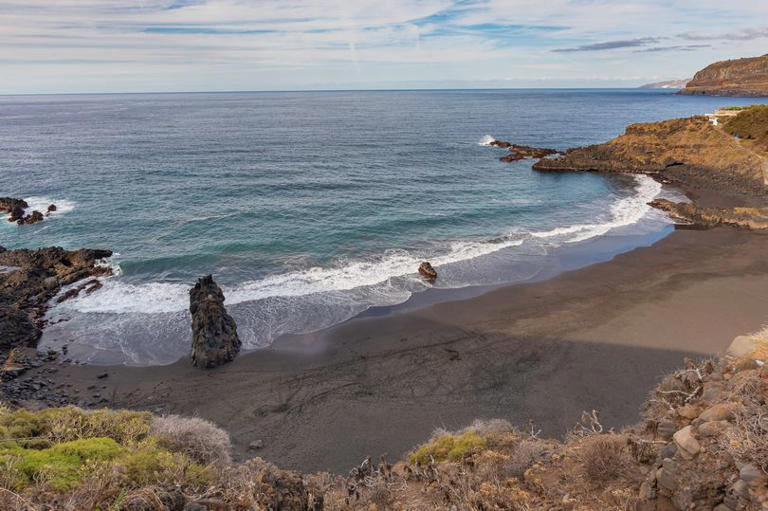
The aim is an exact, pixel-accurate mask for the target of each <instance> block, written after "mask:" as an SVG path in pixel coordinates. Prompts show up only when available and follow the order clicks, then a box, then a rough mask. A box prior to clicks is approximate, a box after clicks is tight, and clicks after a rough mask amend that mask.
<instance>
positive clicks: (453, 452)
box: [411, 431, 486, 465]
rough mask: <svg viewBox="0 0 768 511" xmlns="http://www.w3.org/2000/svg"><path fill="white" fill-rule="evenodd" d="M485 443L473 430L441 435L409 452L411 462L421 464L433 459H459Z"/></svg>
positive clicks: (481, 447) (482, 446)
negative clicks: (458, 433)
mask: <svg viewBox="0 0 768 511" xmlns="http://www.w3.org/2000/svg"><path fill="white" fill-rule="evenodd" d="M485 445H486V441H485V439H484V438H483V437H481V436H480V435H478V434H477V433H475V432H474V431H467V432H466V433H462V434H460V435H442V436H440V437H438V438H437V439H435V440H432V441H430V442H428V443H426V444H424V445H422V446H421V447H419V448H418V449H416V451H415V452H413V453H412V454H411V463H419V464H421V465H427V464H429V463H430V462H431V461H432V460H433V459H434V461H436V462H437V461H445V460H450V461H461V460H463V459H464V458H465V457H466V456H468V455H471V454H474V453H476V452H478V451H480V450H482V449H483V448H484V447H485Z"/></svg>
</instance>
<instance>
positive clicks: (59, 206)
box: [24, 196, 75, 218]
mask: <svg viewBox="0 0 768 511" xmlns="http://www.w3.org/2000/svg"><path fill="white" fill-rule="evenodd" d="M24 200H25V201H26V203H27V204H28V205H29V207H28V208H27V209H26V210H25V212H26V213H27V214H29V213H31V212H32V211H35V210H37V211H39V212H41V213H43V214H45V213H46V211H48V206H50V205H51V204H55V205H56V211H51V213H50V215H49V216H50V218H56V217H58V216H61V215H64V214H66V213H69V212H70V211H72V210H74V209H75V202H74V201H71V200H67V199H51V198H50V197H38V196H35V197H27V198H25V199H24Z"/></svg>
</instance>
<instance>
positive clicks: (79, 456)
mask: <svg viewBox="0 0 768 511" xmlns="http://www.w3.org/2000/svg"><path fill="white" fill-rule="evenodd" d="M121 452H122V449H121V448H120V446H119V445H117V443H116V442H115V441H114V440H112V439H111V438H89V439H84V440H75V441H73V442H65V443H61V444H57V445H54V446H53V447H50V448H48V449H30V448H26V447H20V446H19V445H18V444H15V445H14V444H12V443H10V442H9V443H7V444H6V445H5V447H4V448H3V449H2V450H0V462H2V464H3V465H4V469H5V470H8V471H10V473H11V474H13V477H12V478H13V481H14V484H15V485H17V486H19V487H24V486H27V485H29V484H33V483H36V482H39V481H46V482H49V483H50V484H51V485H53V486H54V487H56V488H58V489H61V490H66V489H69V488H72V487H73V486H75V485H76V484H77V483H79V482H80V481H81V480H82V475H83V474H82V470H81V469H82V467H83V466H84V465H85V464H86V463H88V462H101V461H108V460H111V459H114V458H116V457H117V456H118V455H119V454H120V453H121Z"/></svg>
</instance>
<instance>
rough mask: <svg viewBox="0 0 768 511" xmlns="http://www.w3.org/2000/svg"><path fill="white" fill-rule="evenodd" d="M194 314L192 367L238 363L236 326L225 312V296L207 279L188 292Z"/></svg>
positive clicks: (191, 310)
mask: <svg viewBox="0 0 768 511" xmlns="http://www.w3.org/2000/svg"><path fill="white" fill-rule="evenodd" d="M189 312H191V313H192V364H193V365H194V366H196V367H203V368H211V367H216V366H220V365H222V364H226V363H227V362H231V361H232V360H234V359H235V357H236V356H237V354H238V352H239V351H240V346H241V342H240V338H239V337H238V336H237V325H235V320H234V319H232V316H230V315H229V314H227V311H226V309H225V308H224V293H223V292H222V291H221V288H220V287H219V286H218V285H216V283H215V282H214V281H213V276H211V275H207V276H205V277H202V278H201V279H199V280H198V281H197V284H195V287H193V288H192V289H190V290H189Z"/></svg>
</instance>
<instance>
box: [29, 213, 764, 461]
mask: <svg viewBox="0 0 768 511" xmlns="http://www.w3.org/2000/svg"><path fill="white" fill-rule="evenodd" d="M766 250H768V236H766V235H763V234H760V233H753V232H747V231H739V230H735V229H727V228H718V229H711V230H685V229H683V230H677V231H675V232H674V233H672V234H671V235H669V236H667V237H666V238H664V239H662V240H661V241H659V242H657V243H655V244H653V245H652V246H650V247H643V248H637V249H635V250H633V251H631V252H628V253H624V254H621V255H618V256H616V257H615V258H614V259H612V260H611V261H608V262H605V263H600V264H595V265H592V266H588V267H586V268H582V269H579V270H575V271H570V272H566V273H563V274H561V275H559V276H557V277H554V278H552V279H549V280H546V281H542V282H534V283H528V284H518V285H511V286H507V287H503V288H500V289H496V290H494V291H491V292H489V293H487V294H483V295H481V296H478V297H474V298H470V299H466V300H458V301H449V302H444V303H438V304H435V305H431V306H427V307H424V308H417V309H414V310H405V311H403V312H396V313H393V314H388V315H385V316H379V317H377V316H367V317H360V318H357V319H353V320H351V321H348V322H346V323H343V324H341V325H338V326H336V327H333V328H331V329H328V330H324V331H321V332H318V333H315V334H309V335H303V336H292V337H290V338H282V339H280V340H278V342H277V343H275V344H274V345H273V346H272V347H271V348H268V349H264V350H258V351H255V352H250V353H246V354H244V355H241V356H240V357H239V358H238V359H236V360H235V361H234V362H233V363H231V364H228V365H226V366H223V367H220V368H217V369H214V370H208V371H200V370H199V369H196V368H194V367H192V366H191V365H190V363H189V361H188V360H186V359H182V360H180V361H178V362H177V363H175V364H173V365H170V366H159V367H142V368H131V367H125V366H108V367H105V366H91V365H61V366H60V369H59V370H58V371H57V372H56V373H55V374H54V375H53V376H52V378H53V379H54V385H55V386H56V387H57V388H59V389H60V390H61V391H62V392H65V393H67V394H68V395H69V397H70V399H72V401H74V402H78V401H81V402H87V401H89V400H90V399H91V398H92V396H94V395H98V396H99V397H100V398H102V399H104V401H103V403H102V405H103V406H109V407H113V408H114V407H126V408H133V409H145V410H150V411H154V412H157V413H165V414H182V415H190V416H199V417H203V418H206V419H209V420H212V421H213V422H215V423H216V424H217V425H219V426H221V427H223V428H224V429H226V430H227V431H228V432H229V433H230V434H231V436H232V440H233V443H234V446H235V448H236V455H237V456H238V457H240V458H247V457H252V456H260V457H263V458H264V459H266V460H268V461H271V462H274V463H276V464H278V465H279V466H281V467H284V468H291V469H301V470H303V471H325V470H328V471H333V472H340V473H341V472H346V471H347V470H349V468H350V467H352V466H354V465H356V464H358V463H360V461H361V460H362V459H363V458H364V457H365V456H366V455H371V456H378V455H379V454H387V455H388V456H389V457H390V458H394V459H397V458H399V457H400V456H401V455H402V454H403V453H404V452H406V451H408V450H409V449H410V448H411V447H413V446H414V445H416V444H417V443H419V442H423V441H424V439H425V438H428V437H429V435H430V433H431V432H432V431H433V430H434V429H435V428H438V427H444V428H449V429H450V428H456V427H461V426H465V425H468V424H469V423H471V422H472V421H473V420H474V419H476V418H505V419H508V420H510V421H511V422H512V423H513V424H517V425H519V426H520V427H521V428H528V427H529V419H533V421H535V426H534V427H535V429H536V430H538V429H541V430H542V431H541V435H542V436H548V437H559V436H562V435H563V434H564V433H565V432H566V431H567V430H568V429H569V428H570V427H572V426H573V424H575V422H576V421H577V420H578V418H579V416H580V414H581V412H582V411H583V410H587V411H590V410H592V409H598V410H599V411H600V412H601V414H602V415H601V417H602V419H603V423H604V424H605V425H606V426H608V427H615V428H621V427H622V426H624V425H629V424H633V423H635V422H637V420H638V419H639V414H638V410H639V407H640V405H641V403H643V401H644V400H645V399H646V397H647V393H648V391H649V390H650V389H651V388H652V387H653V386H654V385H655V384H656V383H657V381H658V380H659V378H660V377H661V376H663V375H664V374H666V373H668V372H669V371H671V370H672V369H674V368H676V367H679V366H680V363H681V361H682V360H683V359H684V358H685V357H695V358H701V357H707V356H709V355H713V354H717V353H721V352H723V351H724V350H725V349H726V347H727V346H728V344H729V343H730V341H731V340H732V339H733V337H734V336H736V335H739V334H743V333H745V332H749V331H755V330H757V329H758V328H759V327H760V326H761V325H762V323H763V321H764V320H765V316H764V312H765V310H766V307H768V298H766V297H765V295H764V293H763V292H762V291H763V290H764V289H765V287H766V285H768V262H766V260H765V258H764V254H765V253H766ZM104 373H107V374H108V376H106V377H104V376H103V375H104ZM35 374H36V370H31V371H29V372H27V373H26V374H24V375H23V376H22V377H21V378H34V377H35ZM99 376H102V378H99ZM253 442H257V443H258V442H261V443H263V447H261V448H258V449H252V448H251V449H249V445H251V444H252V443H253ZM254 447H255V445H254Z"/></svg>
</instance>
